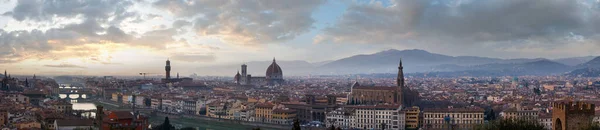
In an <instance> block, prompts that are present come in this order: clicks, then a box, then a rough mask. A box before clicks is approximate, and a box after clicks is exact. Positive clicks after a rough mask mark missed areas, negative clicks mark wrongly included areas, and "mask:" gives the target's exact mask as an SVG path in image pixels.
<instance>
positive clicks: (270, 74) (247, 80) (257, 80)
mask: <svg viewBox="0 0 600 130" xmlns="http://www.w3.org/2000/svg"><path fill="white" fill-rule="evenodd" d="M247 69H248V66H247V65H246V64H242V74H240V73H239V71H238V73H237V74H236V75H235V76H234V82H235V83H236V84H239V85H276V84H283V83H284V80H283V71H282V69H281V67H280V66H279V65H278V64H277V62H275V58H273V62H272V63H271V65H269V67H267V70H266V73H265V77H252V75H250V74H248V70H247Z"/></svg>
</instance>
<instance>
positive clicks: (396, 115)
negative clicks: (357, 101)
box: [350, 105, 406, 130]
mask: <svg viewBox="0 0 600 130" xmlns="http://www.w3.org/2000/svg"><path fill="white" fill-rule="evenodd" d="M350 107H353V108H355V112H354V115H355V116H354V122H353V123H351V124H352V128H358V129H361V128H362V129H364V128H366V129H382V127H385V129H393V130H404V128H405V122H406V121H405V113H404V111H402V106H401V105H375V106H350Z"/></svg>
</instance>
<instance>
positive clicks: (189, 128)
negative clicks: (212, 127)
mask: <svg viewBox="0 0 600 130" xmlns="http://www.w3.org/2000/svg"><path fill="white" fill-rule="evenodd" d="M179 130H196V128H192V127H185V128H181V129H179Z"/></svg>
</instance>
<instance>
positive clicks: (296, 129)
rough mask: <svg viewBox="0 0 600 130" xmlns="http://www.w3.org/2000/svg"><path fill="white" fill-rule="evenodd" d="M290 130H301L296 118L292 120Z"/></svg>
mask: <svg viewBox="0 0 600 130" xmlns="http://www.w3.org/2000/svg"><path fill="white" fill-rule="evenodd" d="M292 130H301V128H300V121H299V120H298V118H296V119H294V127H292Z"/></svg>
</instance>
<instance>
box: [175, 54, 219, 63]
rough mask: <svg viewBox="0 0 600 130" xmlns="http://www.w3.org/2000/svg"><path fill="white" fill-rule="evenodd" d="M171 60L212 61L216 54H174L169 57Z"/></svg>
mask: <svg viewBox="0 0 600 130" xmlns="http://www.w3.org/2000/svg"><path fill="white" fill-rule="evenodd" d="M170 58H171V59H173V60H179V61H185V62H214V61H215V60H216V56H215V55H214V54H194V53H192V54H174V55H171V57H170Z"/></svg>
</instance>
